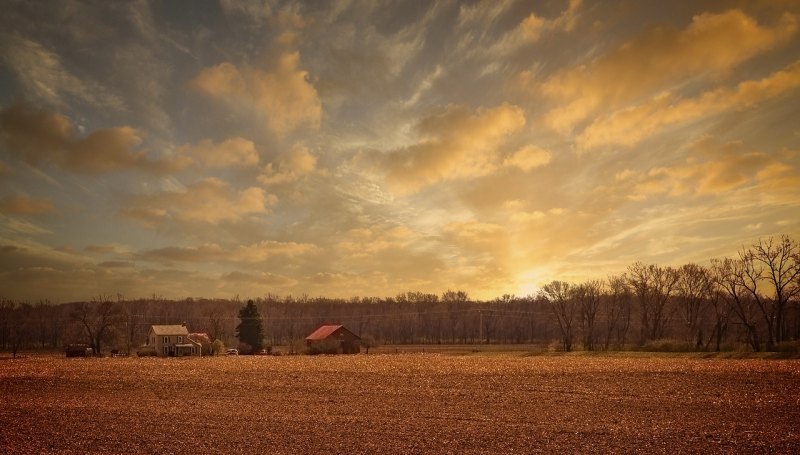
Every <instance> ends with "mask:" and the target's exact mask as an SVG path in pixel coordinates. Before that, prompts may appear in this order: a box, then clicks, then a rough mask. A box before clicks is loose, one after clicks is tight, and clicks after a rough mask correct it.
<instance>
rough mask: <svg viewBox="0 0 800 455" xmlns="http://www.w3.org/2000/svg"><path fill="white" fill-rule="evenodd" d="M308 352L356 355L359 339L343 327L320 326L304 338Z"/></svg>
mask: <svg viewBox="0 0 800 455" xmlns="http://www.w3.org/2000/svg"><path fill="white" fill-rule="evenodd" d="M306 345H307V346H308V349H309V351H310V352H318V353H331V354H332V353H334V352H335V353H338V354H358V353H359V352H360V351H361V337H359V336H358V335H356V334H355V333H353V332H351V331H349V330H347V328H346V327H345V326H343V325H329V324H325V325H321V326H319V327H318V328H317V329H316V330H314V331H313V332H311V334H310V335H308V336H307V337H306Z"/></svg>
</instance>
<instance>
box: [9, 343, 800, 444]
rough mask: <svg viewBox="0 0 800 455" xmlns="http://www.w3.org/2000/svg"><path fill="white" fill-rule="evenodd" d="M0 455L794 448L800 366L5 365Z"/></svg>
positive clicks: (280, 361)
mask: <svg viewBox="0 0 800 455" xmlns="http://www.w3.org/2000/svg"><path fill="white" fill-rule="evenodd" d="M0 401H2V408H0V453H4V454H6V453H8V454H16V453H75V454H78V453H91V452H96V453H159V454H166V453H287V454H295V453H296V454H306V453H330V454H343V453H348V454H362V453H363V454H375V453H377V454H394V453H403V454H409V453H411V454H417V453H419V454H422V453H424V454H429V453H432V454H438V453H453V454H455V453H459V454H462V453H492V454H496V453H503V454H507V453H563V452H571V453H576V452H579V453H593V452H594V453H608V452H637V453H720V452H721V453H800V361H798V360H757V359H746V360H741V359H737V360H731V359H699V358H659V357H653V358H624V357H569V356H533V357H525V356H519V355H491V356H488V355H469V356H455V355H442V354H421V353H418V354H398V355H373V354H370V355H363V354H361V355H355V356H321V357H310V356H281V357H245V356H239V357H217V358H202V359H201V358H185V359H156V358H102V359H66V358H61V357H49V358H48V357H28V358H23V359H15V360H3V361H0Z"/></svg>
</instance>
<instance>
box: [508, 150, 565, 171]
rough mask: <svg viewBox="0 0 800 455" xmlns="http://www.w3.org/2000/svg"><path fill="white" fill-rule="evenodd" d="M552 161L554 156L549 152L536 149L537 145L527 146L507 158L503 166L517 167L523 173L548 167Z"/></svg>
mask: <svg viewBox="0 0 800 455" xmlns="http://www.w3.org/2000/svg"><path fill="white" fill-rule="evenodd" d="M552 159H553V154H552V153H550V152H549V151H547V150H544V149H541V148H539V147H536V146H535V145H526V146H525V147H522V148H521V149H519V150H517V151H516V152H514V153H512V154H511V155H509V156H508V157H506V159H505V160H503V165H504V166H507V167H516V168H518V169H520V170H522V171H523V172H528V171H530V170H532V169H536V168H538V167H542V166H546V165H547V164H549V163H550V161H551V160H552Z"/></svg>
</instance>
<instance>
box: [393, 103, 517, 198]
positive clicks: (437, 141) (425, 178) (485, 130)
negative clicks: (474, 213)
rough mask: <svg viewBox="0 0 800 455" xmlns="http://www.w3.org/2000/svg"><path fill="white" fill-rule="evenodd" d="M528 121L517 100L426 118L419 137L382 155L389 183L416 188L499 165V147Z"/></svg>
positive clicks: (397, 189) (399, 187)
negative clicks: (411, 143)
mask: <svg viewBox="0 0 800 455" xmlns="http://www.w3.org/2000/svg"><path fill="white" fill-rule="evenodd" d="M524 125H525V115H524V114H523V112H522V109H520V108H519V107H517V106H514V105H510V104H502V105H500V106H497V107H493V108H478V109H477V110H476V111H475V112H474V113H473V112H472V111H470V109H469V108H467V107H466V106H462V105H449V106H447V107H446V108H445V109H443V110H441V111H440V112H437V113H436V114H433V115H431V116H428V117H426V118H424V119H422V120H421V121H420V122H419V123H418V125H417V128H416V130H417V133H418V135H419V142H417V143H416V144H413V145H411V146H408V147H405V148H401V149H397V150H392V151H390V152H388V153H386V154H384V155H383V156H381V157H380V161H381V164H380V166H381V167H382V169H383V171H384V172H385V174H386V177H387V183H388V185H389V187H390V189H392V190H393V191H395V192H398V193H411V192H415V191H417V190H419V189H421V188H423V187H425V186H429V185H433V184H435V183H438V182H441V181H446V180H453V179H460V178H470V177H476V176H481V175H486V174H487V173H490V172H492V171H493V170H494V169H495V168H496V167H497V163H496V161H497V156H498V150H497V149H498V148H499V147H500V146H501V145H502V144H503V143H504V142H505V141H506V139H507V138H508V136H510V135H511V134H513V133H515V132H517V131H519V130H520V129H521V128H522V127H523V126H524Z"/></svg>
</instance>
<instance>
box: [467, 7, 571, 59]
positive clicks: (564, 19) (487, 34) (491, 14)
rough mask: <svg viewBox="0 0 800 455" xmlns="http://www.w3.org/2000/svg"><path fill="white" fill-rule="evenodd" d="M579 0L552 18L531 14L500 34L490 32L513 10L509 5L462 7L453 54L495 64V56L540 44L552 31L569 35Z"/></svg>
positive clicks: (503, 55)
mask: <svg viewBox="0 0 800 455" xmlns="http://www.w3.org/2000/svg"><path fill="white" fill-rule="evenodd" d="M581 5H582V1H581V0H570V1H569V3H568V4H567V8H566V9H565V10H564V11H562V12H561V13H560V14H559V15H558V16H556V17H554V18H546V17H542V16H539V15H537V14H536V13H530V14H529V15H528V16H526V17H525V18H523V19H522V20H521V21H520V22H519V23H518V24H517V26H516V27H514V28H512V29H511V30H509V31H507V32H505V33H502V34H497V33H491V30H492V29H493V28H494V27H496V26H497V23H498V22H500V21H501V20H502V19H503V18H504V16H505V15H506V14H507V13H508V12H509V10H510V9H511V8H512V7H513V3H511V2H478V3H475V4H472V5H466V4H465V5H461V7H460V9H459V16H458V23H457V25H456V29H457V30H458V31H459V32H460V33H459V35H460V37H461V38H460V40H459V42H458V45H457V47H456V49H455V52H454V53H455V54H457V55H459V56H460V57H461V58H469V57H475V56H478V57H481V58H486V59H491V60H492V61H494V62H496V61H497V59H498V57H500V58H504V57H507V56H509V55H511V54H513V53H514V52H516V51H518V50H520V49H522V48H523V46H526V45H530V44H532V43H535V42H537V41H539V39H540V38H541V37H542V36H543V35H545V34H547V33H553V32H558V31H561V32H571V31H572V30H573V29H574V28H575V24H576V22H577V18H578V16H579V11H580V9H581Z"/></svg>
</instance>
